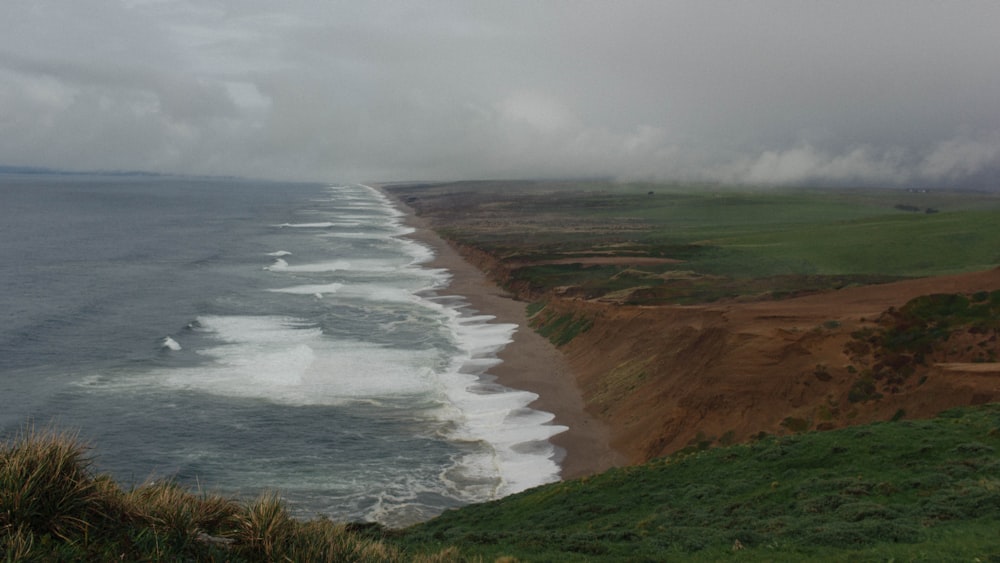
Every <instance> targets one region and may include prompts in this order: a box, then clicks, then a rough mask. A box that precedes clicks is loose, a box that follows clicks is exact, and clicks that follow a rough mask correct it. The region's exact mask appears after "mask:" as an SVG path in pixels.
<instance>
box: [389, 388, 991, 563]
mask: <svg viewBox="0 0 1000 563" xmlns="http://www.w3.org/2000/svg"><path fill="white" fill-rule="evenodd" d="M998 452H1000V405H988V406H984V407H977V408H969V409H962V410H956V411H949V412H948V413H945V414H944V415H942V416H941V417H939V418H937V419H934V420H927V421H906V420H903V421H898V422H889V423H880V424H874V425H868V426H860V427H854V428H849V429H844V430H837V431H830V432H823V433H808V434H799V435H795V436H786V437H769V438H765V439H762V440H760V441H758V442H755V443H751V444H745V445H737V446H729V447H723V448H715V449H708V450H701V451H696V452H695V453H689V454H686V455H674V456H672V457H669V458H665V459H661V460H656V461H653V462H651V463H648V464H645V465H642V466H637V467H628V468H622V469H615V470H611V471H609V472H607V473H605V474H602V475H598V476H595V477H592V478H589V479H581V480H576V481H570V482H563V483H556V484H552V485H547V486H543V487H539V488H536V489H533V490H530V491H527V492H525V493H521V494H519V495H515V496H512V497H508V498H506V499H502V500H500V501H496V502H492V503H487V504H482V505H476V506H470V507H466V508H463V509H460V510H456V511H452V512H448V513H446V514H444V515H442V516H440V517H438V518H436V519H434V520H431V521H429V522H426V523H424V524H420V525H417V526H415V527H413V528H411V529H408V530H406V531H405V532H404V533H403V535H402V537H401V538H399V539H398V540H396V541H399V542H400V544H401V545H403V546H406V547H407V548H410V549H421V548H425V549H431V550H434V549H438V548H439V547H440V546H444V545H455V546H458V547H459V548H460V549H461V550H462V552H463V553H469V554H475V555H482V556H483V557H485V558H487V559H489V558H492V557H498V556H502V555H506V556H513V557H517V558H519V559H521V560H524V561H593V560H609V561H621V560H629V561H663V560H709V561H715V560H728V559H733V560H755V561H756V560H768V561H799V560H835V561H845V560H892V559H897V560H915V559H916V560H955V559H960V560H970V561H971V560H973V559H974V558H976V557H978V558H979V560H982V561H986V560H992V559H990V558H991V557H1000V455H998ZM734 546H741V547H742V549H737V550H735V551H734Z"/></svg>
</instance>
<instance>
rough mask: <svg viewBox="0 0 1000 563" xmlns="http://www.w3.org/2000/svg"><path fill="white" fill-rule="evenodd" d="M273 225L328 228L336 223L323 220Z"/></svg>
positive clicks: (279, 226)
mask: <svg viewBox="0 0 1000 563" xmlns="http://www.w3.org/2000/svg"><path fill="white" fill-rule="evenodd" d="M274 226H275V227H278V228H290V229H329V228H330V227H336V226H337V223H334V222H333V221H324V222H322V223H282V224H280V225H274ZM355 226H357V225H355Z"/></svg>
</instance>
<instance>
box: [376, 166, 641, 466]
mask: <svg viewBox="0 0 1000 563" xmlns="http://www.w3.org/2000/svg"><path fill="white" fill-rule="evenodd" d="M374 187H376V188H377V186H374ZM382 193H384V194H385V195H386V196H387V197H389V198H390V199H391V200H392V201H393V202H394V203H395V205H396V207H397V208H398V209H399V210H400V211H402V212H404V213H406V214H407V215H406V218H405V222H406V224H407V225H408V226H410V227H412V228H414V229H416V230H415V231H414V232H413V233H411V234H410V235H408V236H409V237H410V238H412V239H413V240H416V241H418V242H421V243H423V244H426V245H427V246H429V247H431V248H432V249H433V251H434V255H435V258H434V260H433V261H431V262H430V263H428V264H427V265H428V266H430V267H433V268H444V269H446V270H448V271H449V272H450V273H451V275H452V278H451V283H450V284H449V286H448V287H447V288H446V289H444V290H442V291H439V293H440V294H442V295H459V296H462V297H464V298H465V300H466V301H467V302H468V303H469V307H470V308H471V309H473V310H475V311H476V312H478V313H480V314H486V315H493V316H495V317H496V321H497V322H501V323H512V324H516V325H518V329H517V331H515V333H514V336H513V341H512V342H511V343H510V344H508V345H507V346H506V347H505V348H504V349H503V350H501V351H500V353H499V354H498V357H499V358H500V359H501V360H502V361H503V362H502V363H501V364H499V365H497V366H495V367H493V368H491V369H490V370H489V372H488V373H489V374H490V375H492V376H494V377H496V380H497V382H498V383H500V384H501V385H505V386H507V387H511V388H513V389H520V390H524V391H530V392H532V393H535V394H536V395H538V399H536V400H535V401H534V402H533V403H532V404H531V405H530V406H531V407H532V408H535V409H538V410H542V411H546V412H550V413H552V414H553V415H555V419H554V420H553V423H554V424H559V425H563V426H566V427H568V428H569V429H568V430H567V431H565V432H562V433H560V434H558V435H556V436H554V437H553V438H552V439H551V441H552V443H553V444H554V445H555V446H556V447H557V448H559V449H560V454H561V456H562V459H560V460H559V462H560V465H561V467H562V477H563V479H573V478H577V477H583V476H586V475H592V474H594V473H599V472H601V471H604V470H607V469H609V468H611V467H615V466H620V465H624V464H625V457H624V456H623V455H621V454H620V453H618V452H616V451H615V450H613V449H612V448H611V446H610V445H609V444H610V436H611V434H610V430H609V428H608V427H607V425H605V424H604V423H603V422H601V421H599V420H598V419H596V418H594V417H593V416H591V415H590V414H589V413H587V412H586V411H585V410H584V403H583V398H582V396H581V394H580V389H579V387H578V386H577V383H576V378H575V377H574V375H573V373H572V371H571V370H570V368H569V365H568V363H567V362H566V360H565V358H564V357H563V355H562V353H561V352H559V350H557V349H556V348H555V346H553V345H552V343H551V342H549V341H548V340H547V339H545V338H544V337H542V336H541V335H539V334H538V333H536V332H535V331H534V330H532V329H531V328H530V327H529V326H528V319H527V314H526V312H525V303H523V302H521V301H517V300H515V299H513V298H511V297H510V296H509V295H507V294H505V293H504V291H503V290H502V289H501V288H499V287H497V286H496V285H495V284H493V283H492V282H491V281H490V280H489V279H488V278H487V277H486V276H485V275H484V274H483V273H482V272H481V271H480V270H479V269H478V268H476V267H475V266H473V265H472V264H470V263H468V262H466V261H465V260H464V259H463V258H462V257H461V256H460V255H459V254H458V252H456V251H455V249H453V248H452V247H451V246H449V245H448V243H447V242H445V241H444V240H443V239H441V238H440V237H439V236H437V234H435V233H434V231H432V230H431V229H430V227H429V226H428V225H427V223H426V221H424V220H423V219H422V218H420V217H418V216H416V215H414V213H413V211H412V209H410V208H409V207H407V206H406V204H404V203H403V202H401V201H399V200H398V199H396V198H395V197H393V195H392V194H391V193H389V192H386V191H384V190H382Z"/></svg>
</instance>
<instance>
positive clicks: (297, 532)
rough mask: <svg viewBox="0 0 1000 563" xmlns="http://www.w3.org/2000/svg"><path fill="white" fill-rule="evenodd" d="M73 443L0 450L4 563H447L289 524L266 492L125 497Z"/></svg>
mask: <svg viewBox="0 0 1000 563" xmlns="http://www.w3.org/2000/svg"><path fill="white" fill-rule="evenodd" d="M87 451H88V448H87V446H85V445H83V444H81V443H80V442H79V440H78V438H77V436H76V435H75V434H71V433H66V432H59V431H55V430H43V431H35V430H34V429H33V428H30V427H29V428H26V429H25V430H24V431H22V432H21V433H19V434H18V435H17V436H15V437H14V438H13V439H10V440H8V441H5V442H3V443H2V445H0V561H5V562H6V561H110V560H124V561H319V562H323V561H329V562H333V561H358V562H376V561H378V562H383V561H385V562H393V561H399V562H402V561H427V562H445V561H459V560H465V559H463V558H462V557H461V556H460V554H459V552H458V551H457V550H455V549H453V548H450V549H444V550H439V551H437V552H432V554H430V555H416V554H411V553H406V552H404V551H403V550H401V549H400V548H397V547H394V546H392V545H390V544H387V543H385V542H383V541H382V539H381V537H380V534H381V529H380V528H376V531H377V532H378V533H376V534H374V535H373V534H370V533H369V534H361V533H358V532H356V531H354V530H352V529H350V528H349V526H347V525H344V524H336V523H334V522H331V521H329V520H326V519H316V520H311V521H300V520H296V519H294V518H292V517H291V516H290V515H289V513H288V511H287V510H286V507H285V505H284V503H283V501H282V500H281V499H280V498H279V497H278V496H277V495H276V494H274V493H265V494H263V495H261V496H260V497H258V498H257V499H256V500H253V501H251V502H249V503H245V504H242V503H240V502H238V501H236V500H233V499H228V498H225V497H221V496H217V495H211V494H205V493H202V492H191V491H189V490H187V489H185V488H184V487H182V486H180V485H178V484H177V483H174V482H171V481H151V482H148V483H146V484H143V485H141V486H139V487H136V488H133V489H130V490H123V489H122V488H121V487H120V486H119V485H118V484H116V483H115V482H114V481H113V480H112V479H111V478H110V477H108V476H106V475H100V474H96V473H95V472H94V471H93V470H92V463H91V460H90V459H89V458H88V456H87Z"/></svg>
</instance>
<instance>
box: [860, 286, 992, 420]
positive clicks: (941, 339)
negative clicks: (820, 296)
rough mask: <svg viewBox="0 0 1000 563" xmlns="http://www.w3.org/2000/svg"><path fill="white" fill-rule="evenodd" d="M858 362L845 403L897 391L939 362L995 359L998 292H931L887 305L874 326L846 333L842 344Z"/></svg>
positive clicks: (990, 360) (871, 398)
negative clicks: (891, 306)
mask: <svg viewBox="0 0 1000 563" xmlns="http://www.w3.org/2000/svg"><path fill="white" fill-rule="evenodd" d="M844 352H845V353H846V354H848V355H849V356H850V358H851V364H852V366H859V367H860V370H857V368H855V369H856V370H857V374H858V379H857V380H856V381H855V383H854V384H853V386H852V387H851V391H850V395H849V399H850V400H851V402H863V401H868V400H874V399H879V398H881V397H882V396H883V394H891V393H899V392H900V391H902V390H904V389H906V388H908V387H909V386H912V385H919V384H920V383H921V382H922V381H923V379H922V378H914V377H913V376H914V375H915V374H917V373H922V372H925V371H926V369H927V368H928V367H929V366H931V365H933V364H935V363H942V362H996V361H997V358H998V357H1000V290H997V291H993V292H987V291H982V292H977V293H975V294H972V295H962V294H934V295H924V296H921V297H917V298H915V299H912V300H910V301H909V302H907V303H906V304H905V305H903V306H902V307H900V308H899V309H895V308H890V309H889V310H887V311H886V312H885V313H883V314H882V315H880V316H879V318H878V319H876V321H875V324H874V326H871V327H867V328H863V329H860V330H857V331H854V332H853V333H851V340H850V341H848V342H847V344H845V346H844Z"/></svg>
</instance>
